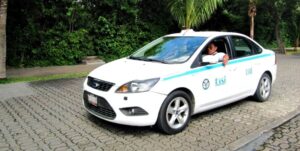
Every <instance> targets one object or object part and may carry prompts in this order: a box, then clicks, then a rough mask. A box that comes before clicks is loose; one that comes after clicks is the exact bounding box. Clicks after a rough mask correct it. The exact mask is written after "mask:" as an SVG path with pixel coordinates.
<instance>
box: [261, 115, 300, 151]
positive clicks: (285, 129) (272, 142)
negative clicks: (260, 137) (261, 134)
mask: <svg viewBox="0 0 300 151" xmlns="http://www.w3.org/2000/svg"><path fill="white" fill-rule="evenodd" d="M256 150H258V151H271V150H272V151H276V150H287V151H300V115H298V116H296V117H295V118H293V119H292V120H290V121H288V122H287V123H285V124H283V125H281V126H280V127H278V128H276V129H275V130H274V134H273V135H272V136H271V137H270V138H269V139H268V140H267V141H266V142H265V143H264V144H263V145H261V146H260V147H258V148H256Z"/></svg>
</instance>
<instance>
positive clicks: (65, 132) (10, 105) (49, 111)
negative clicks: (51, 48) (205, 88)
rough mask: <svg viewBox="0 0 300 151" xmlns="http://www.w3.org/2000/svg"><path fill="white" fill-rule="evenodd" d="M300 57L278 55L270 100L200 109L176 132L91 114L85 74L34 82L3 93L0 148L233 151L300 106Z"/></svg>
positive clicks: (0, 118)
mask: <svg viewBox="0 0 300 151" xmlns="http://www.w3.org/2000/svg"><path fill="white" fill-rule="evenodd" d="M299 60H300V56H283V55H278V79H277V81H276V83H275V85H274V87H273V91H272V94H271V97H270V100H269V101H267V102H264V103H258V102H255V101H253V100H252V99H251V98H248V99H245V100H242V101H239V102H237V103H234V104H231V105H227V106H225V107H222V108H218V109H215V110H213V111H209V112H205V113H201V114H198V115H196V116H193V117H192V120H191V123H190V124H189V127H188V128H187V129H186V130H185V131H183V132H181V133H179V134H176V135H171V136H170V135H164V134H161V133H160V132H159V131H158V130H157V129H156V128H153V127H129V126H122V125H116V124H111V123H108V122H105V121H103V120H100V119H97V118H95V117H93V116H91V115H89V114H88V113H87V112H86V111H85V110H84V109H83V107H82V103H81V98H82V83H83V79H69V80H53V81H48V82H33V83H29V84H28V89H31V90H32V93H31V94H30V95H25V96H15V97H10V98H6V99H2V98H0V150H1V151H2V150H3V151H5V150H30V151H33V150H57V151H60V150H61V151H62V150H63V151H65V150H86V151H89V150H109V151H110V150H122V151H123V150H151V151H156V150H218V149H220V150H231V149H233V148H234V147H232V144H236V142H239V141H240V140H243V139H246V140H247V138H248V136H249V135H251V134H252V133H253V132H256V131H259V130H260V129H261V128H264V127H265V126H266V125H268V124H270V123H272V122H274V121H276V120H277V119H279V118H282V117H285V116H286V115H288V114H289V113H291V112H294V111H296V110H297V108H298V107H299V106H300V105H299V104H300V99H299V98H300V93H299V92H300V76H299V73H300V65H299V63H300V61H299ZM15 90H16V91H18V88H17V87H16V89H15ZM0 91H2V90H0ZM298 126H299V125H298ZM291 138H292V137H291ZM298 138H299V135H298ZM297 141H298V142H299V139H298V140H297Z"/></svg>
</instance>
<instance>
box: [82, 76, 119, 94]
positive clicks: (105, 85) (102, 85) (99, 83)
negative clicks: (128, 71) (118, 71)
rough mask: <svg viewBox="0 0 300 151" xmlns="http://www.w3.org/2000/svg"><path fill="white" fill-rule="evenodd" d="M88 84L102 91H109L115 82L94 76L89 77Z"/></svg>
mask: <svg viewBox="0 0 300 151" xmlns="http://www.w3.org/2000/svg"><path fill="white" fill-rule="evenodd" d="M87 84H88V86H90V87H92V88H94V89H97V90H101V91H109V89H110V88H111V87H112V86H113V85H114V83H111V82H107V81H103V80H99V79H96V78H93V77H88V82H87Z"/></svg>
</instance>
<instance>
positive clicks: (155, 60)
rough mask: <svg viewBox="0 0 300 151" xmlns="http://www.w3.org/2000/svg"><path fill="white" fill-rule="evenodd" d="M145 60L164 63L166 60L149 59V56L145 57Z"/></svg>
mask: <svg viewBox="0 0 300 151" xmlns="http://www.w3.org/2000/svg"><path fill="white" fill-rule="evenodd" d="M146 59H147V61H152V62H160V63H165V64H167V62H165V61H163V60H157V59H150V58H146Z"/></svg>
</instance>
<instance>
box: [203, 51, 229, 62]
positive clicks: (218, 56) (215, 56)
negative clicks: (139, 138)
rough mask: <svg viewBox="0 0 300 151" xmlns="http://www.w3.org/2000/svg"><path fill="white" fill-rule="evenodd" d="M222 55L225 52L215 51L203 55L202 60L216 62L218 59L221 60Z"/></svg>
mask: <svg viewBox="0 0 300 151" xmlns="http://www.w3.org/2000/svg"><path fill="white" fill-rule="evenodd" d="M224 56H225V53H223V52H215V53H214V54H212V55H203V57H202V61H203V62H209V63H218V62H220V61H223V58H224Z"/></svg>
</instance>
